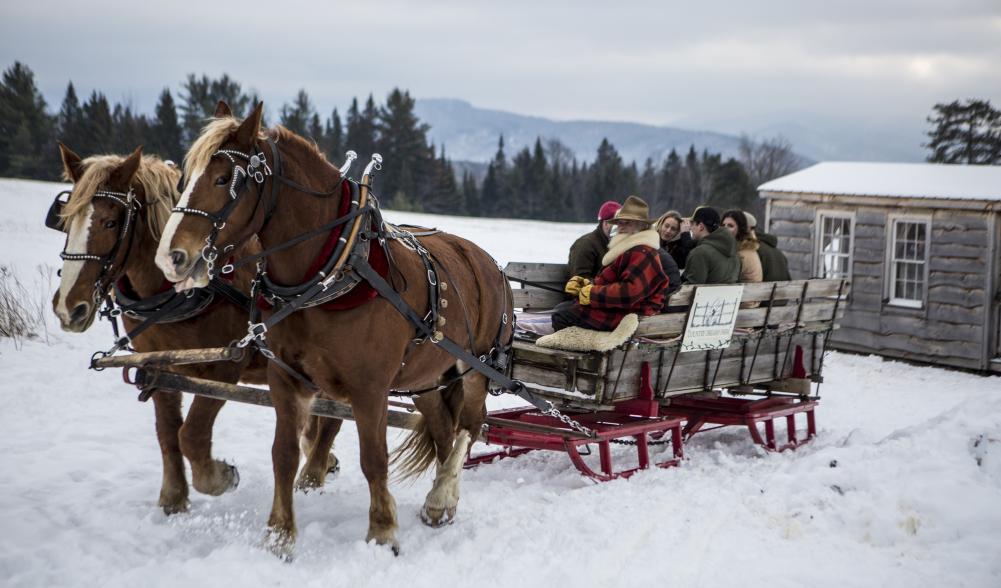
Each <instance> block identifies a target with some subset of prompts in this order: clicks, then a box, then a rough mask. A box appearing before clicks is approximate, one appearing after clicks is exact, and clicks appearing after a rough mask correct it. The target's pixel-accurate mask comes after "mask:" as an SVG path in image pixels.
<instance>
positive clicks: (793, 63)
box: [0, 0, 1001, 133]
mask: <svg viewBox="0 0 1001 588" xmlns="http://www.w3.org/2000/svg"><path fill="white" fill-rule="evenodd" d="M161 4H162V6H160V5H161ZM0 57H2V60H0V62H2V66H3V67H5V68H6V67H8V66H10V65H11V64H12V63H13V62H14V61H15V60H20V61H23V62H24V63H26V64H28V65H29V66H30V67H31V68H32V69H33V70H34V72H35V74H36V80H37V82H38V84H39V86H40V88H41V89H42V91H43V92H44V93H45V95H46V98H47V99H48V101H49V103H50V106H51V107H52V108H57V107H58V104H59V102H60V101H61V100H62V97H63V94H64V92H65V88H66V83H67V81H69V80H72V81H73V82H74V84H75V85H76V87H77V91H78V94H80V95H81V97H83V96H84V95H86V94H89V93H90V91H91V90H93V89H99V90H101V91H104V92H105V93H106V94H107V95H108V97H109V99H111V100H112V101H131V103H132V104H134V105H135V106H136V107H138V108H139V109H140V110H143V111H147V112H149V111H151V110H152V107H153V105H154V103H155V101H156V97H157V95H158V94H159V92H160V90H161V89H162V88H163V87H164V86H167V87H169V88H170V89H171V90H172V91H173V92H174V93H175V95H176V94H177V91H178V88H179V87H180V83H181V82H182V81H183V79H184V77H185V75H186V74H187V73H189V72H195V73H198V74H201V73H206V74H209V75H210V76H217V75H219V74H221V73H223V72H226V73H229V74H230V75H231V76H233V77H234V78H236V79H237V80H239V81H240V82H242V83H243V84H244V86H245V87H249V88H253V89H255V90H257V91H258V92H259V93H260V95H261V96H262V97H263V98H264V99H265V100H266V102H267V103H268V106H269V110H270V111H271V112H275V111H277V109H278V108H279V107H280V105H281V103H282V102H286V101H290V100H291V98H292V97H293V96H294V95H295V93H296V91H297V90H298V89H299V88H306V89H307V91H308V92H309V94H310V96H311V97H312V99H313V101H314V103H315V104H316V105H317V107H318V108H319V110H320V111H321V112H324V113H327V112H329V110H330V109H331V108H333V107H334V106H338V107H342V108H343V106H344V105H345V104H346V103H347V102H348V101H349V100H350V98H351V97H352V96H365V95H367V94H368V93H370V92H372V93H374V94H375V96H376V98H377V100H380V101H381V100H382V99H383V98H384V97H385V95H386V93H387V91H388V90H389V89H391V88H392V87H394V86H400V87H403V88H407V89H409V90H410V91H411V93H412V94H413V95H414V96H416V97H417V98H421V97H454V98H462V99H465V100H468V101H470V102H472V103H473V104H475V105H477V106H480V107H486V108H495V109H500V110H508V111H513V112H518V113H523V114H533V115H539V116H545V117H549V118H555V119H563V120H566V119H600V120H617V121H636V122H645V123H652V124H683V125H686V126H695V125H699V124H702V125H705V126H712V127H714V128H716V130H724V131H728V132H734V133H737V132H740V131H741V130H747V129H749V128H753V127H755V126H756V125H759V124H765V123H767V122H769V121H772V120H776V119H779V118H783V117H784V118H789V119H796V120H803V121H806V120H809V119H810V118H811V117H816V118H817V119H822V118H824V119H833V120H842V119H845V120H855V121H872V122H881V123H894V124H913V125H916V126H920V127H924V126H925V123H924V118H925V116H926V115H927V114H928V112H929V110H930V107H931V105H932V104H934V103H935V102H941V101H949V100H952V99H955V98H962V97H983V98H991V99H993V100H994V102H995V103H996V104H998V103H1001V65H999V64H1001V0H906V1H905V0H866V1H862V0H851V1H843V2H839V1H834V0H831V1H824V2H820V1H810V0H799V1H775V0H766V1H763V0H754V1H749V0H729V1H726V2H699V1H697V0H689V1H687V2H684V3H675V2H667V1H656V0H653V1H642V2H629V1H619V2H609V1H603V2H545V3H544V2H541V1H531V2H528V1H520V0H504V1H494V2H476V1H472V0H470V1H466V2H440V1H433V0H424V1H421V2H386V1H381V0H379V1H375V0H366V1H364V2H353V3H350V4H347V3H343V2H334V1H326V2H324V1H320V0H281V1H278V0H273V1H269V2H260V1H257V0H253V1H247V0H245V1H242V2H211V1H206V0H202V1H200V2H193V1H191V0H179V1H174V2H163V3H155V2H148V1H146V2H143V1H139V0H133V1H131V2H120V1H112V0H86V1H80V0H72V1H70V0H62V1H58V2H55V1H51V0H4V2H3V5H2V7H0ZM999 105H1001V104H999Z"/></svg>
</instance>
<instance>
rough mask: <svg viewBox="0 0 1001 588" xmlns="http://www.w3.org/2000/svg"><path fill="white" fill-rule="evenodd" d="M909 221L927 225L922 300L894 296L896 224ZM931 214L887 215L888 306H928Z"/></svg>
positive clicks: (884, 292) (919, 307)
mask: <svg viewBox="0 0 1001 588" xmlns="http://www.w3.org/2000/svg"><path fill="white" fill-rule="evenodd" d="M901 221H903V222H907V223H924V225H925V262H924V267H925V275H924V284H925V287H924V292H923V293H922V296H921V300H910V299H908V298H894V297H893V285H894V284H893V282H894V280H893V276H894V270H895V269H896V268H895V267H894V261H893V256H894V252H895V249H896V238H897V233H896V230H895V229H896V225H897V223H898V222H901ZM931 223H932V217H931V215H925V214H921V215H918V214H890V215H887V217H886V260H885V261H886V276H885V278H886V279H885V280H884V281H883V298H884V299H885V300H886V304H887V305H888V306H896V307H899V308H909V309H914V310H920V309H923V308H925V307H926V306H928V288H929V287H930V284H929V282H928V278H929V275H930V271H929V267H930V266H931V244H932V234H931Z"/></svg>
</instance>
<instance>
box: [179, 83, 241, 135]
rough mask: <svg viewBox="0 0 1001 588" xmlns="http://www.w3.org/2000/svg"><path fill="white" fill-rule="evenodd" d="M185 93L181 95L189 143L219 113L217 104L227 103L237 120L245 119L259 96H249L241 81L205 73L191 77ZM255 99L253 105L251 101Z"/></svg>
mask: <svg viewBox="0 0 1001 588" xmlns="http://www.w3.org/2000/svg"><path fill="white" fill-rule="evenodd" d="M183 90H184V94H183V95H182V96H181V100H182V102H181V123H182V127H183V128H184V139H185V142H188V143H190V142H191V141H194V140H195V138H196V137H198V135H199V133H201V130H202V127H203V126H204V125H205V123H206V122H207V121H208V119H209V118H211V117H212V115H213V114H214V113H215V107H216V104H217V103H218V102H219V101H220V100H224V101H225V102H226V104H228V105H229V108H230V110H232V111H233V114H234V115H235V116H237V117H243V116H245V115H246V114H248V113H249V112H250V109H251V107H252V106H254V105H256V104H257V102H258V100H257V97H256V96H253V97H251V96H248V95H247V94H245V93H244V92H243V90H242V88H241V87H240V84H239V82H237V81H236V80H234V79H232V78H230V77H229V75H228V74H222V77H221V78H219V79H217V80H216V79H211V78H209V77H208V76H207V75H204V74H202V77H201V78H198V77H195V74H188V78H187V80H185V82H184V84H183ZM252 100H253V102H251V101H252Z"/></svg>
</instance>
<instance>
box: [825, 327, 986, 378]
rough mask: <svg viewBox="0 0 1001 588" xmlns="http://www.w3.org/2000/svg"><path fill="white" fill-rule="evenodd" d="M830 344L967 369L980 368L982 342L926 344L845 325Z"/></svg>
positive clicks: (909, 338) (914, 339) (912, 338)
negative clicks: (980, 345) (980, 343)
mask: <svg viewBox="0 0 1001 588" xmlns="http://www.w3.org/2000/svg"><path fill="white" fill-rule="evenodd" d="M831 347H832V348H834V349H847V350H850V351H859V352H863V353H876V354H879V355H886V356H890V357H898V358H901V359H910V360H914V361H924V362H929V363H936V364H942V365H951V366H955V367H963V368H968V369H980V354H979V345H976V344H970V343H967V342H962V343H952V344H950V343H939V344H926V342H925V341H924V340H922V339H920V338H917V337H910V336H907V335H880V334H877V333H872V332H870V331H865V330H862V329H852V328H849V327H847V326H843V327H842V329H841V330H839V331H836V332H835V333H834V335H832V337H831ZM960 347H962V349H960Z"/></svg>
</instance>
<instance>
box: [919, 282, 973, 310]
mask: <svg viewBox="0 0 1001 588" xmlns="http://www.w3.org/2000/svg"><path fill="white" fill-rule="evenodd" d="M928 302H929V303H936V302H937V303H941V304H952V305H956V306H962V307H964V308H970V309H974V308H981V309H982V308H983V306H984V290H983V288H964V287H962V286H954V285H952V284H941V283H936V284H932V285H930V286H929V287H928Z"/></svg>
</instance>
